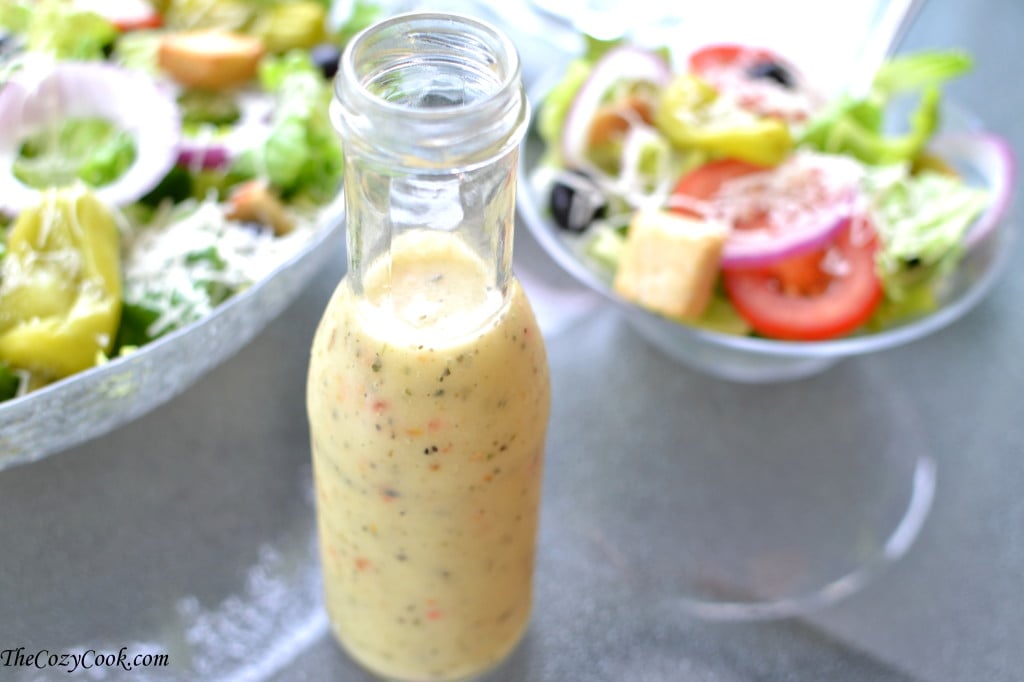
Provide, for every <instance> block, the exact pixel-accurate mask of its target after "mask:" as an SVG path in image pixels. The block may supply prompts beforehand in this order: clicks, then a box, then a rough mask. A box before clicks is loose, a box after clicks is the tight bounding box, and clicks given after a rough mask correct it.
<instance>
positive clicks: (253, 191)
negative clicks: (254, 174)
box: [227, 180, 295, 236]
mask: <svg viewBox="0 0 1024 682" xmlns="http://www.w3.org/2000/svg"><path fill="white" fill-rule="evenodd" d="M227 217H228V218H229V219H230V220H240V221H243V222H249V223H257V224H260V225H266V226H268V227H270V228H271V229H273V230H274V234H276V235H278V236H281V235H285V234H288V233H289V232H291V231H292V230H294V229H295V221H294V220H292V218H291V216H289V215H288V211H287V210H286V209H285V206H284V202H282V201H281V199H279V198H278V196H277V194H275V193H274V191H273V190H272V189H271V188H270V187H269V186H267V183H266V182H263V181H262V180H250V181H249V182H247V183H245V184H244V185H241V186H239V187H238V188H237V189H236V190H235V192H234V193H233V194H232V195H231V204H230V208H229V209H228V212H227Z"/></svg>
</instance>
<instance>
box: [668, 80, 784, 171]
mask: <svg viewBox="0 0 1024 682" xmlns="http://www.w3.org/2000/svg"><path fill="white" fill-rule="evenodd" d="M654 121H655V124H656V125H657V127H658V128H659V129H660V130H661V131H662V132H664V134H665V135H666V137H668V138H669V139H670V140H671V141H672V143H673V144H675V145H676V146H679V147H682V148H686V149H699V150H701V151H704V152H707V153H709V154H712V155H715V156H724V157H729V158H734V159H740V160H742V161H748V162H750V163H754V164H758V165H762V166H773V165H775V164H777V163H779V162H781V161H782V160H783V159H784V158H785V157H786V155H787V154H788V153H789V151H790V150H791V149H792V148H793V138H792V136H791V135H790V133H789V126H787V125H786V123H785V121H782V120H779V119H775V118H765V117H759V116H756V115H754V114H751V113H750V112H747V111H744V110H742V109H740V108H739V107H732V106H730V105H729V104H728V103H727V102H725V101H723V100H721V99H720V98H719V97H718V92H717V91H716V90H715V89H714V88H713V87H712V86H711V85H709V84H708V83H706V82H704V81H703V80H701V79H700V78H698V77H696V76H693V75H690V74H687V75H683V76H679V77H677V78H676V79H675V80H673V81H672V83H670V84H669V85H668V87H667V88H665V90H664V92H663V93H662V96H661V99H660V100H659V102H658V106H657V108H656V109H655V112H654Z"/></svg>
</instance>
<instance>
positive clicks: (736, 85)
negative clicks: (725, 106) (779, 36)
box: [687, 44, 820, 123]
mask: <svg viewBox="0 0 1024 682" xmlns="http://www.w3.org/2000/svg"><path fill="white" fill-rule="evenodd" d="M687 63H688V65H689V68H690V71H691V72H692V73H694V74H695V75H697V76H700V77H701V78H702V79H704V80H705V81H707V82H708V83H710V84H711V85H712V86H714V87H715V89H717V90H718V91H719V92H728V93H730V94H731V95H733V96H734V97H735V98H736V101H737V102H738V103H739V104H740V106H741V107H743V108H744V109H747V110H748V111H751V112H753V113H756V114H759V115H761V116H769V117H773V118H781V119H783V120H785V121H788V122H791V123H792V122H798V121H805V120H806V119H807V118H808V116H810V114H811V113H813V112H814V110H816V109H817V107H818V106H819V105H820V103H819V102H818V97H817V96H815V95H814V94H813V93H811V92H809V91H808V89H807V87H806V85H805V81H804V78H803V76H802V75H801V74H800V73H799V72H798V71H797V69H796V67H795V66H793V64H792V63H790V62H789V61H788V60H786V59H785V58H783V57H782V56H781V55H779V54H777V53H776V52H773V51H772V50H769V49H767V48H763V47H753V46H747V45H736V44H717V45H708V46H706V47H703V48H701V49H699V50H697V51H696V52H694V53H692V54H691V55H690V57H689V59H688V61H687Z"/></svg>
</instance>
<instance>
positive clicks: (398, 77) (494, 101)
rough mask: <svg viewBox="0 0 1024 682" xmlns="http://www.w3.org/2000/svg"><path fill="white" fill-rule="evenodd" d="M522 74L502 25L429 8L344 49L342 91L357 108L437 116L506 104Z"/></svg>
mask: <svg viewBox="0 0 1024 682" xmlns="http://www.w3.org/2000/svg"><path fill="white" fill-rule="evenodd" d="M519 80H520V63H519V54H518V52H517V51H516V49H515V46H514V45H513V44H512V42H511V41H510V40H509V39H508V37H507V36H505V35H504V34H503V33H502V32H500V31H499V30H497V29H496V28H495V27H494V26H492V25H491V24H488V23H486V22H484V21H481V20H479V19H475V18H472V17H468V16H463V15H458V14H447V13H439V12H422V13H410V14H401V15H397V16H394V17H391V18H389V19H386V20H384V21H382V22H380V23H378V24H375V25H374V26H371V27H369V28H367V29H365V30H364V31H363V32H362V33H360V34H358V35H357V36H356V37H355V38H354V39H353V40H352V41H351V42H350V43H349V45H348V47H347V48H346V50H345V53H344V55H343V56H342V60H341V71H340V75H339V77H338V79H337V80H336V83H335V93H336V95H337V98H338V100H339V101H340V102H342V103H343V104H345V105H346V106H348V107H351V108H357V109H363V110H374V111H375V113H379V114H380V115H385V116H387V115H393V116H403V117H414V118H420V119H424V120H430V119H435V118H444V117H450V116H452V115H458V116H460V117H463V116H469V115H472V114H473V113H474V111H477V110H480V111H485V110H487V109H488V108H489V107H493V106H498V107H500V106H501V100H504V99H506V98H505V97H502V95H503V93H512V92H514V91H515V90H517V89H518V86H519Z"/></svg>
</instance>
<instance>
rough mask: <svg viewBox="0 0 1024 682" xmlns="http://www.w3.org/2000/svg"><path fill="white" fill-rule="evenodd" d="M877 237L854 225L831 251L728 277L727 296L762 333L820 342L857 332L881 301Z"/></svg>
mask: <svg viewBox="0 0 1024 682" xmlns="http://www.w3.org/2000/svg"><path fill="white" fill-rule="evenodd" d="M876 247H877V239H876V238H875V236H874V233H873V231H872V230H871V229H870V227H868V226H867V225H865V224H862V223H857V222H856V221H851V222H850V224H849V225H848V226H847V227H846V228H845V229H844V230H843V231H842V232H841V233H840V234H839V236H838V237H837V239H836V241H835V242H834V243H833V244H832V245H831V246H829V247H827V248H825V249H822V250H819V251H817V252H814V253H809V254H804V255H800V256H795V257H793V258H789V259H786V260H784V261H781V262H779V263H777V264H775V265H773V266H771V267H767V268H762V269H757V270H731V271H727V272H724V273H723V280H724V284H725V290H726V293H727V294H728V296H729V300H730V301H731V302H732V304H733V306H735V308H736V310H737V312H739V314H740V316H741V317H743V319H745V320H746V321H747V322H748V323H749V324H750V326H751V327H753V328H754V330H755V331H757V332H758V333H760V334H762V335H764V336H767V337H771V338H776V339H785V340H793V341H819V340H824V339H833V338H836V337H839V336H843V335H845V334H849V333H850V332H853V331H855V330H856V329H857V328H858V327H860V326H861V325H863V324H864V323H865V322H866V321H867V320H868V318H870V317H871V315H872V313H873V312H874V311H875V308H876V307H877V306H878V303H879V302H880V301H881V300H882V285H881V282H880V281H879V279H878V276H877V274H876V273H875V251H876Z"/></svg>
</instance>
